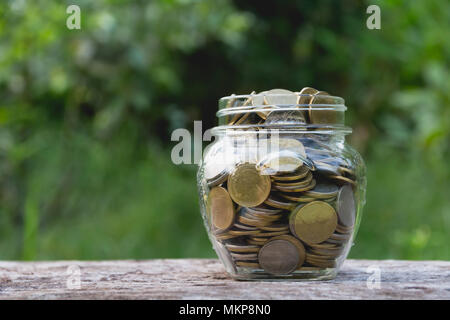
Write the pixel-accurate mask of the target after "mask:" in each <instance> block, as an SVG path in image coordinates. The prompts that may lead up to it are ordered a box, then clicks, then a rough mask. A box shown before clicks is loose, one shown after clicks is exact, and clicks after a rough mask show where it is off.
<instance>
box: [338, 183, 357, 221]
mask: <svg viewBox="0 0 450 320" xmlns="http://www.w3.org/2000/svg"><path fill="white" fill-rule="evenodd" d="M337 213H338V218H339V222H340V223H341V224H342V225H343V226H345V227H351V226H353V225H354V224H355V220H356V205H355V197H354V195H353V189H352V187H350V186H349V185H348V184H347V185H344V186H343V187H342V188H341V189H340V190H339V193H338V195H337Z"/></svg>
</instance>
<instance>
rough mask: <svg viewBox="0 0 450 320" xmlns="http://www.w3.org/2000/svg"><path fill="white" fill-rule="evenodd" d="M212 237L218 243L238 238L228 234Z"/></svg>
mask: <svg viewBox="0 0 450 320" xmlns="http://www.w3.org/2000/svg"><path fill="white" fill-rule="evenodd" d="M214 236H215V237H216V240H218V241H224V240H229V239H234V238H236V237H238V236H236V235H233V234H229V233H223V234H216V235H214Z"/></svg>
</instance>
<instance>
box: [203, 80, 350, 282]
mask: <svg viewBox="0 0 450 320" xmlns="http://www.w3.org/2000/svg"><path fill="white" fill-rule="evenodd" d="M275 90H277V91H276V92H277V93H280V90H281V89H275ZM286 91H287V90H282V92H281V93H282V94H281V95H279V96H278V97H277V98H276V99H275V100H274V98H273V97H272V96H271V95H267V96H264V95H261V94H260V95H256V96H255V97H258V99H261V100H260V101H256V102H255V101H254V99H253V98H249V99H248V101H247V102H246V103H247V105H250V104H252V103H253V104H255V103H256V104H258V105H263V104H264V103H267V104H276V105H281V106H282V105H295V104H301V105H304V104H308V103H312V102H313V101H314V99H313V97H312V98H311V97H309V96H306V97H305V96H300V99H302V98H304V99H303V100H301V101H300V103H299V99H298V95H293V94H286ZM301 92H304V93H305V92H306V93H308V94H316V93H320V91H317V90H315V89H312V88H304V89H303V90H302V91H301ZM268 93H273V90H271V91H268ZM293 97H295V101H294V98H293ZM306 98H308V99H306ZM259 110H260V111H258V112H249V113H246V114H239V116H237V115H235V116H234V117H233V119H231V121H230V122H229V123H230V124H239V123H244V122H246V121H261V120H263V121H266V122H267V121H269V122H270V123H276V121H277V119H276V117H275V116H271V112H268V113H265V112H264V110H263V109H259ZM304 111H305V110H300V111H299V112H295V110H289V111H288V112H287V113H288V114H287V115H283V121H286V119H288V120H289V119H292V121H295V122H298V121H303V123H307V122H308V121H321V122H322V123H323V121H332V117H333V115H330V114H328V115H325V114H321V115H320V116H318V115H316V114H315V113H314V112H312V113H311V112H308V113H307V114H305V113H304ZM281 114H282V113H281V112H279V111H278V112H277V116H278V117H279V116H280V115H281ZM243 118H244V119H243ZM255 118H259V119H260V120H258V119H255ZM289 121H291V120H289ZM277 143H278V144H279V146H278V149H277V150H278V151H277V153H275V154H274V153H270V154H266V155H264V156H263V157H261V158H260V159H258V160H256V161H253V162H239V163H236V164H234V166H231V167H230V166H226V167H225V168H220V166H219V168H218V167H217V166H214V164H210V163H205V171H208V172H207V173H205V179H206V184H207V188H208V190H209V193H208V196H207V201H206V203H207V210H206V212H207V215H208V221H209V225H210V228H211V233H212V235H213V237H214V240H215V241H218V242H220V243H221V244H223V246H224V247H225V248H226V250H227V251H228V253H229V255H228V256H229V257H230V259H231V260H232V262H233V263H234V265H235V266H236V267H240V268H248V269H258V270H261V269H262V270H264V271H265V272H267V273H269V274H273V275H286V274H290V273H292V272H294V271H296V270H300V271H302V270H305V271H306V270H320V269H326V268H334V267H336V266H337V264H338V263H339V259H340V258H341V257H342V256H343V255H344V253H345V252H346V250H347V248H348V246H347V245H348V244H349V243H350V241H351V238H352V235H353V230H354V225H355V219H356V203H355V198H354V188H355V186H356V183H355V180H356V173H355V171H354V168H352V164H350V163H348V162H347V161H346V160H345V159H344V157H342V156H341V155H340V154H339V153H338V152H337V151H334V149H333V148H331V147H330V146H329V145H327V143H326V142H324V141H321V139H320V138H318V137H317V136H314V135H306V134H301V135H297V136H295V135H294V136H289V137H282V138H280V139H278V140H277ZM208 166H211V167H212V169H209V168H208Z"/></svg>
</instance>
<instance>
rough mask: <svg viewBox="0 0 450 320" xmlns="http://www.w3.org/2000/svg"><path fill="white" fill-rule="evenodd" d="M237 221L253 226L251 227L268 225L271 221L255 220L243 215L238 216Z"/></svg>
mask: <svg viewBox="0 0 450 320" xmlns="http://www.w3.org/2000/svg"><path fill="white" fill-rule="evenodd" d="M238 221H239V222H241V223H243V224H246V225H249V226H253V227H264V226H268V225H270V224H271V223H272V222H271V221H267V220H255V219H250V218H247V217H245V216H239V217H238Z"/></svg>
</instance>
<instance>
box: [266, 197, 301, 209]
mask: <svg viewBox="0 0 450 320" xmlns="http://www.w3.org/2000/svg"><path fill="white" fill-rule="evenodd" d="M264 203H265V204H267V205H268V206H271V207H274V208H279V209H285V210H291V209H293V208H294V206H295V204H294V203H292V202H287V201H283V200H281V199H277V198H275V197H274V196H270V197H269V198H267V199H266V201H264Z"/></svg>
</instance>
